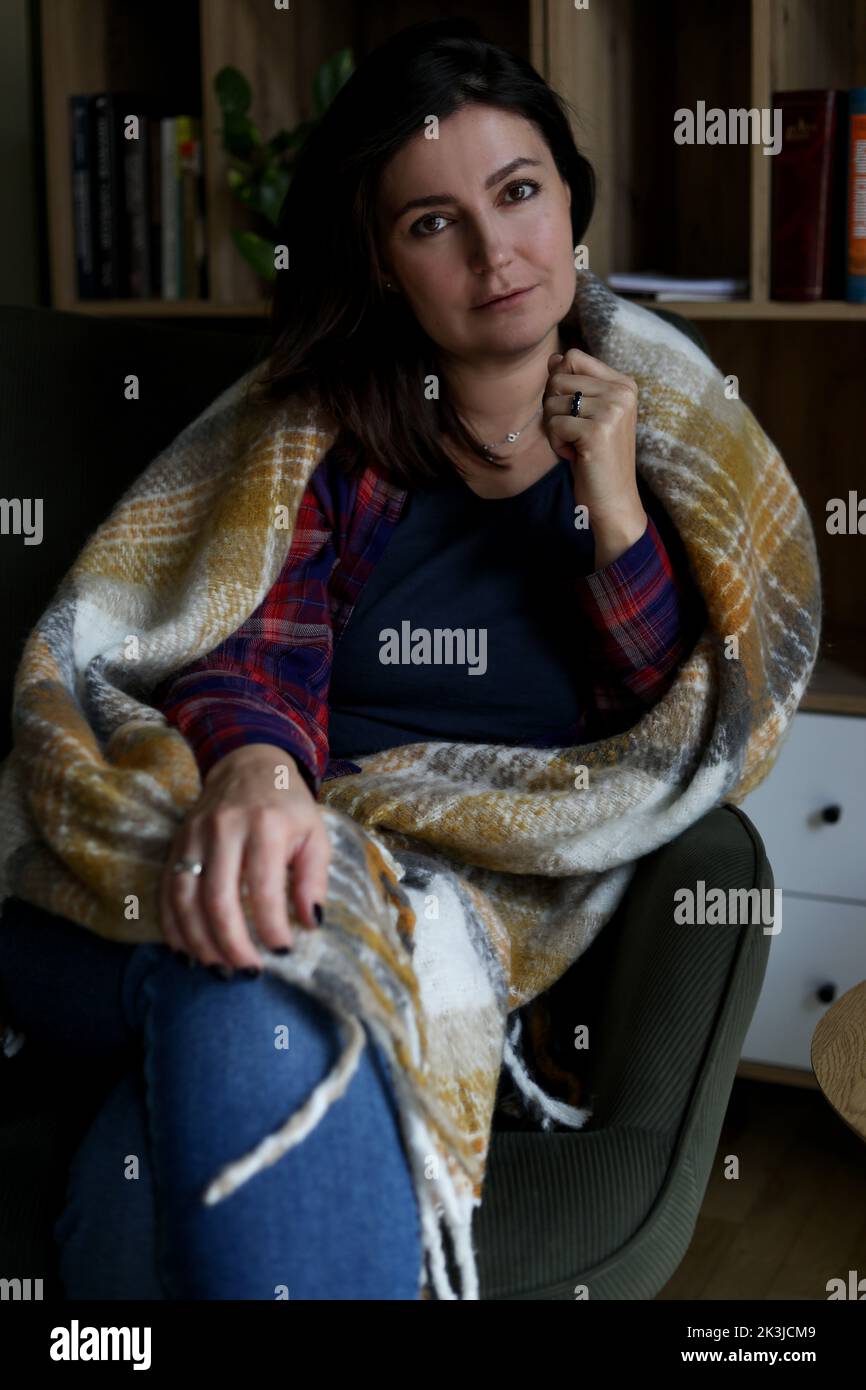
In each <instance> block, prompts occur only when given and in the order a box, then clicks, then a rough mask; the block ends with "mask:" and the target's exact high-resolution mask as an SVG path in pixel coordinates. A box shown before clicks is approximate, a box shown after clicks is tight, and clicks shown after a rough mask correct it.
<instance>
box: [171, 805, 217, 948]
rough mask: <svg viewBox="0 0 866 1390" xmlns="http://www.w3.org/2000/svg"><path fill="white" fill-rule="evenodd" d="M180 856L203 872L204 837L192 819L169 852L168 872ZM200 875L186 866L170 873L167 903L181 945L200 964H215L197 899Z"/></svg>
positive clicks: (205, 866) (211, 946) (204, 860)
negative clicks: (201, 866) (195, 863)
mask: <svg viewBox="0 0 866 1390" xmlns="http://www.w3.org/2000/svg"><path fill="white" fill-rule="evenodd" d="M180 859H189V860H191V861H192V862H200V863H202V864H204V873H207V868H208V866H207V855H206V853H205V841H204V836H203V832H202V831H201V830H200V829H199V827H198V824H197V822H192V823H191V824H189V825H187V826H186V827H185V831H184V833H183V834H182V836H181V838H180V840H179V842H178V852H177V853H176V854H174V855H173V857H172V859H171V863H170V864H169V866H168V869H169V873H171V867H172V864H174V863H176V862H177V861H178V860H180ZM203 876H204V875H203V874H194V873H192V872H191V871H190V870H188V869H185V870H184V871H183V872H182V873H179V874H173V873H172V874H171V882H170V886H169V906H170V908H171V911H172V913H173V915H174V919H175V922H176V924H177V929H178V932H179V933H180V937H181V942H182V949H183V950H184V951H186V952H187V954H188V955H190V956H193V957H194V958H195V959H196V960H200V961H201V962H202V963H203V964H204V965H218V964H220V963H221V962H220V960H219V956H218V954H217V952H216V951H215V949H214V947H213V944H212V942H211V939H210V932H209V931H208V926H207V921H206V918H205V915H204V912H203V910H202V906H201V904H200V902H199V891H200V885H201V881H202V878H203Z"/></svg>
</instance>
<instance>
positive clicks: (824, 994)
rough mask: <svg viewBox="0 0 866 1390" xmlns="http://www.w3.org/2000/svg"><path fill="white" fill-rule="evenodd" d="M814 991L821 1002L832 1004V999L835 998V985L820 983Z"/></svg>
mask: <svg viewBox="0 0 866 1390" xmlns="http://www.w3.org/2000/svg"><path fill="white" fill-rule="evenodd" d="M815 993H816V995H817V996H818V998H819V999H820V1000H821V1003H822V1004H832V1003H833V1000H834V999H835V998H836V986H835V985H821V987H820V988H819V989H816V991H815Z"/></svg>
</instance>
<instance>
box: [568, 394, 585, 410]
mask: <svg viewBox="0 0 866 1390" xmlns="http://www.w3.org/2000/svg"><path fill="white" fill-rule="evenodd" d="M582 400H583V392H582V391H575V393H574V395H573V396H572V398H571V413H572V415H579V414H580V403H581V401H582Z"/></svg>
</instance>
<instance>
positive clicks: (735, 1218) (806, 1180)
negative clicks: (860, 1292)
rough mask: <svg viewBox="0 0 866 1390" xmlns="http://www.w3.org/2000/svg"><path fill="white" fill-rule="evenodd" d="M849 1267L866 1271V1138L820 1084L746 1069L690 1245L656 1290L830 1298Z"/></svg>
mask: <svg viewBox="0 0 866 1390" xmlns="http://www.w3.org/2000/svg"><path fill="white" fill-rule="evenodd" d="M731 1154H734V1155H736V1156H737V1157H738V1158H739V1177H738V1178H726V1177H725V1170H726V1158H727V1156H728V1155H731ZM727 1168H728V1169H729V1170H730V1168H731V1165H730V1163H728V1164H727ZM849 1269H854V1270H857V1271H858V1278H860V1279H862V1278H864V1277H866V1143H864V1142H863V1140H862V1139H859V1138H858V1137H857V1135H856V1134H854V1133H853V1131H852V1130H851V1129H849V1128H848V1126H847V1125H846V1124H845V1123H844V1121H843V1120H841V1119H840V1118H839V1117H838V1115H837V1114H836V1113H835V1111H834V1110H833V1109H832V1108H831V1107H830V1105H829V1104H828V1102H827V1101H826V1100H825V1099H824V1097H823V1095H822V1094H821V1092H820V1091H812V1090H803V1089H801V1088H799V1087H793V1086H781V1085H773V1084H770V1083H768V1082H761V1081H752V1080H746V1079H744V1078H742V1077H738V1078H737V1080H736V1081H735V1083H734V1089H733V1092H732V1093H731V1100H730V1104H729V1106H728V1112H727V1116H726V1118H725V1124H724V1127H723V1129H722V1133H721V1136H720V1140H719V1147H718V1150H717V1152H716V1158H715V1162H714V1164H713V1171H712V1175H711V1177H710V1181H709V1184H708V1186H707V1191H706V1194H705V1196H704V1201H703V1205H702V1207H701V1212H700V1216H699V1218H698V1223H697V1226H696V1227H695V1233H694V1236H693V1237H692V1242H691V1245H690V1246H689V1249H688V1253H687V1254H686V1257H685V1259H684V1260H683V1263H682V1264H681V1265H680V1267H679V1269H678V1270H677V1272H676V1274H675V1275H674V1277H673V1278H672V1279H671V1280H669V1282H668V1283H667V1284H666V1285H665V1287H664V1288H663V1289H662V1291H661V1293H659V1294H657V1295H656V1297H657V1298H659V1299H713V1298H718V1299H774V1298H779V1299H810V1300H811V1299H826V1298H827V1288H826V1285H827V1280H828V1279H831V1278H843V1279H844V1280H845V1281H846V1283H847V1280H848V1271H849Z"/></svg>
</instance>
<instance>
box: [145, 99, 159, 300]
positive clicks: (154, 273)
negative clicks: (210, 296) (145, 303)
mask: <svg viewBox="0 0 866 1390" xmlns="http://www.w3.org/2000/svg"><path fill="white" fill-rule="evenodd" d="M161 139H162V131H161V128H160V122H159V117H158V116H154V117H153V118H152V119H151V120H149V122H148V131H147V179H148V188H149V194H150V196H149V199H148V218H149V226H148V236H149V239H150V273H151V294H152V295H153V297H154V299H160V298H161V297H162V148H161Z"/></svg>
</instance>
